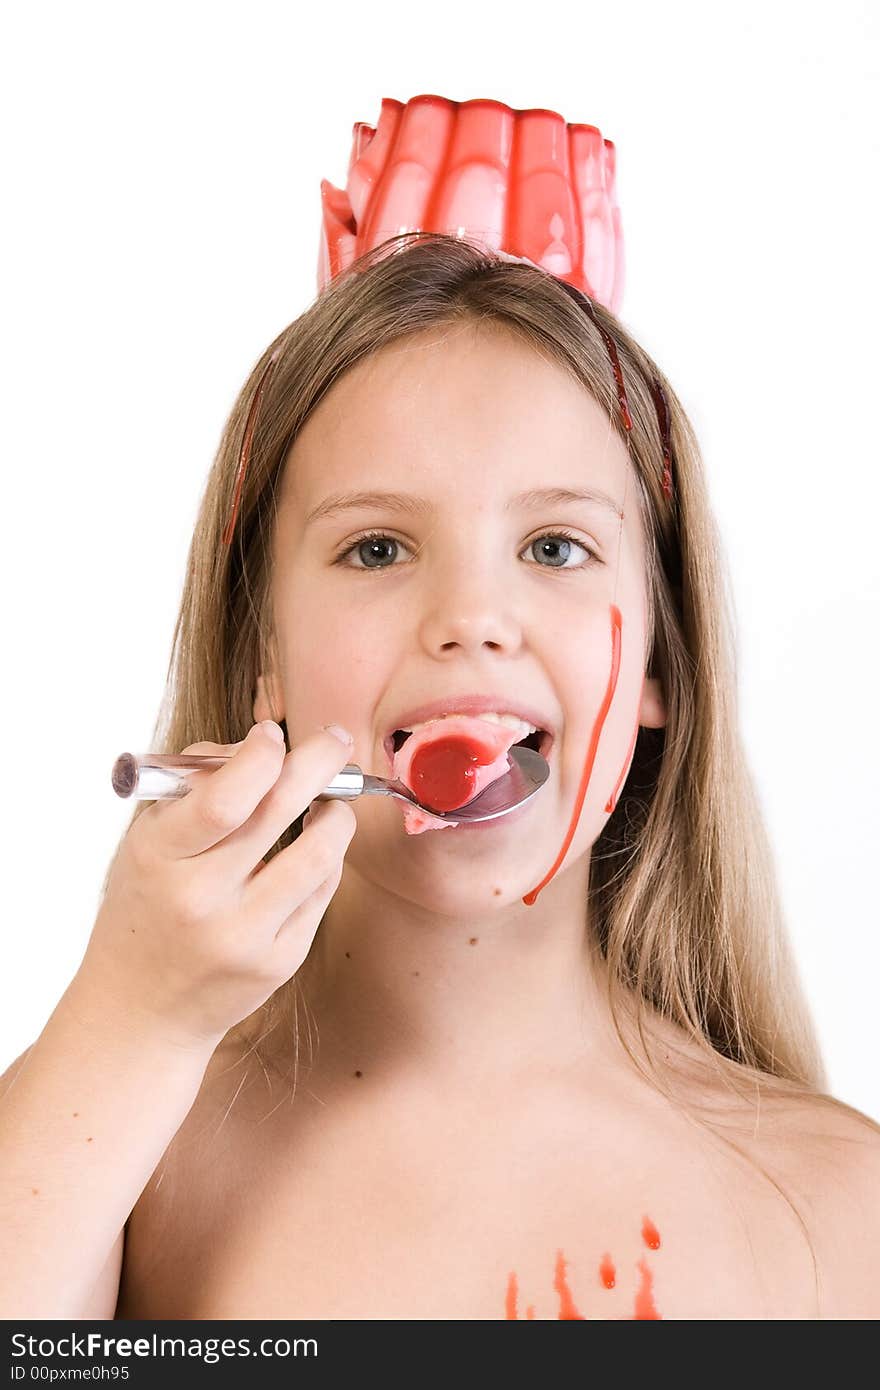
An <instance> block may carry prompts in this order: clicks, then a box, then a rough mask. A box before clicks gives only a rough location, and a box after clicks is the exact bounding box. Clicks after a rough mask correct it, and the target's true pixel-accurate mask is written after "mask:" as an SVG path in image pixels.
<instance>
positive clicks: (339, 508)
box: [306, 487, 621, 526]
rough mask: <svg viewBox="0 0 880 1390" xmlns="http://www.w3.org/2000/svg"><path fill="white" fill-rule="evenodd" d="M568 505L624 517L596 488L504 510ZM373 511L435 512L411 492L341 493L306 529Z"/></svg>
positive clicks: (542, 495)
mask: <svg viewBox="0 0 880 1390" xmlns="http://www.w3.org/2000/svg"><path fill="white" fill-rule="evenodd" d="M565 502H590V503H592V504H593V505H594V506H598V507H602V508H603V509H605V510H607V511H610V512H611V513H612V514H613V515H614V516H615V517H617V518H618V520H619V519H620V516H621V511H620V507H619V505H618V504H617V502H615V500H614V498H613V497H609V495H608V494H607V493H606V492H601V491H599V490H598V489H596V488H590V489H588V490H586V491H575V490H573V489H572V488H567V487H547V488H532V489H531V490H530V491H529V492H520V493H518V494H517V496H516V497H511V499H510V501H509V502H507V503H506V504H505V508H504V510H505V511H508V512H509V511H513V510H514V508H517V507H519V508H525V507H547V506H550V507H553V506H559V505H561V504H562V503H565ZM369 507H373V508H377V509H378V508H382V507H386V508H388V509H389V510H391V511H398V512H406V513H407V514H408V515H409V516H427V515H429V514H430V513H431V512H432V511H433V510H434V508H433V504H432V503H431V502H429V501H428V499H427V498H425V497H414V496H413V495H412V494H411V493H408V492H338V493H334V494H333V495H332V496H330V497H325V498H324V501H323V502H319V503H318V505H317V507H313V508H312V510H311V511H310V512H309V514H308V516H307V517H306V525H307V526H309V525H311V523H312V522H313V521H323V520H326V518H327V517H331V516H337V515H338V514H339V513H340V512H349V511H357V510H365V509H367V508H369Z"/></svg>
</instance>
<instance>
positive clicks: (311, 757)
mask: <svg viewBox="0 0 880 1390" xmlns="http://www.w3.org/2000/svg"><path fill="white" fill-rule="evenodd" d="M351 757H352V750H351V748H350V747H347V746H346V745H345V744H343V743H341V742H340V740H339V739H337V738H336V737H335V736H334V735H333V734H330V733H327V732H326V730H323V729H322V730H319V731H318V732H317V733H315V734H312V735H310V736H309V737H308V738H306V739H303V741H302V742H301V743H299V744H297V746H296V747H295V748H292V749H291V750H290V752H289V753H288V754H287V757H286V758H285V759H284V766H283V768H282V769H281V772H280V775H279V777H278V780H277V781H276V782H275V783H274V784H273V785H272V786H271V787H270V788H269V789H267V793H266V795H265V796H264V798H263V800H262V801H261V802H260V805H259V806H258V807H256V808H255V810H254V812H253V814H252V815H251V816H250V818H249V820H248V821H247V822H246V823H244V824H242V825H241V826H240V827H239V828H238V829H237V830H236V831H235V833H234V834H231V835H229V836H228V837H227V838H226V839H225V840H224V841H223V843H222V844H218V845H216V846H215V848H214V849H212V850H211V851H210V853H209V855H208V858H209V859H215V860H216V861H217V870H216V871H217V873H218V874H222V875H224V876H225V877H227V879H228V881H229V882H230V883H233V882H234V883H236V884H241V883H243V882H245V881H246V879H247V878H248V876H249V875H250V874H251V873H252V872H253V870H254V868H255V867H256V865H257V864H258V863H259V861H260V860H261V859H262V858H263V857H264V855H266V854H268V852H269V850H270V849H271V848H272V846H273V845H274V844H275V843H276V842H277V840H278V839H279V837H280V836H281V835H283V834H284V832H285V831H286V830H287V829H288V828H289V827H290V826H291V825H292V824H293V822H294V821H295V820H296V819H297V817H298V816H301V815H302V813H303V811H304V810H305V809H306V807H307V806H308V805H309V804H310V803H311V802H312V801H314V800H315V798H316V797H318V796H320V794H321V792H322V791H324V789H325V788H326V787H328V786H329V785H330V783H331V782H332V781H333V778H334V777H335V776H336V774H337V773H338V772H339V771H340V769H341V768H343V767H344V766H345V765H346V763H348V762H349V761H350V759H351ZM319 804H320V805H322V806H323V805H324V804H335V803H334V802H331V803H324V802H321V803H319ZM349 809H350V808H349ZM343 823H344V824H351V827H352V833H354V827H355V826H356V824H357V822H356V821H354V812H351V821H349V820H345V821H344V822H343ZM301 839H302V836H300V837H299V840H298V841H297V843H299V842H300V840H301ZM290 848H292V846H291V847H290ZM282 853H283V851H282ZM325 872H326V871H325ZM261 877H262V875H261Z"/></svg>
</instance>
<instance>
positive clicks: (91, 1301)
mask: <svg viewBox="0 0 880 1390" xmlns="http://www.w3.org/2000/svg"><path fill="white" fill-rule="evenodd" d="M32 1049H33V1043H31V1045H30V1047H27V1048H25V1050H24V1052H22V1054H21V1056H19V1057H16V1059H15V1061H14V1062H12V1063H11V1065H10V1066H8V1067H7V1069H6V1071H5V1072H4V1073H3V1075H2V1076H0V1100H2V1099H3V1097H4V1096H5V1095H6V1094H7V1092H9V1091H10V1090H11V1089H12V1087H13V1086H14V1085H15V1080H16V1077H17V1076H18V1074H19V1072H20V1071H21V1069H22V1067H23V1066H24V1064H25V1062H26V1061H27V1059H28V1057H29V1056H30V1053H31V1050H32ZM124 1245H125V1228H124V1227H123V1229H122V1230H121V1231H120V1232H119V1235H118V1236H117V1237H116V1240H115V1241H114V1243H113V1247H112V1249H111V1251H110V1254H109V1255H108V1256H107V1260H106V1263H105V1265H104V1268H103V1269H102V1270H101V1273H100V1274H99V1276H98V1279H97V1281H96V1283H95V1287H94V1288H93V1289H92V1292H91V1293H90V1294H89V1297H88V1299H87V1301H86V1306H85V1308H84V1310H83V1312H82V1314H81V1315H80V1316H81V1317H82V1318H83V1319H111V1318H112V1317H113V1316H114V1314H115V1312H116V1301H117V1298H118V1296H119V1281H120V1277H121V1274H122V1255H123V1248H124Z"/></svg>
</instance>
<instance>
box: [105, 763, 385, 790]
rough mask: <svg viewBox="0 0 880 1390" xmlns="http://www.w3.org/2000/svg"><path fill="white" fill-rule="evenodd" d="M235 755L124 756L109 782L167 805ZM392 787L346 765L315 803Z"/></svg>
mask: <svg viewBox="0 0 880 1390" xmlns="http://www.w3.org/2000/svg"><path fill="white" fill-rule="evenodd" d="M233 756H234V755H233V754H232V753H214V754H206V753H122V754H121V755H120V756H119V757H118V758H117V759H116V762H115V763H114V764H113V771H112V773H111V776H110V780H111V783H112V786H113V790H114V791H115V793H116V795H117V796H122V797H132V798H133V799H134V800H135V801H167V800H171V799H173V798H179V797H182V796H187V795H188V794H189V792H191V791H192V783H191V782H190V781H189V780H188V779H187V776H186V774H187V772H192V771H204V772H211V771H213V770H214V769H215V768H218V767H222V766H223V764H224V763H228V762H229V759H230V758H231V757H233ZM391 790H392V788H391V785H390V784H389V783H388V782H386V781H385V779H384V778H383V777H371V776H369V775H368V774H366V773H364V772H362V771H361V769H360V768H359V767H358V765H357V763H346V765H345V767H343V768H342V769H341V770H340V771H339V772H337V774H336V776H335V777H334V778H333V781H332V782H330V783H329V784H328V786H326V787H325V788H324V790H323V791H322V792H320V793H319V795H318V796H317V797H316V798H314V799H315V800H316V801H322V800H323V801H333V800H336V801H353V800H354V799H355V797H357V796H363V795H364V794H367V795H369V794H370V793H373V794H376V793H377V792H378V793H381V792H385V793H389V794H390V793H391Z"/></svg>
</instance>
